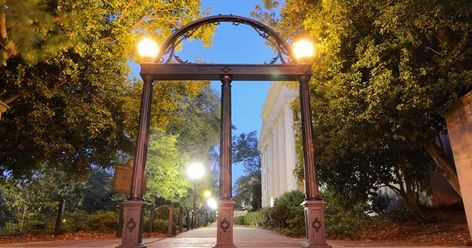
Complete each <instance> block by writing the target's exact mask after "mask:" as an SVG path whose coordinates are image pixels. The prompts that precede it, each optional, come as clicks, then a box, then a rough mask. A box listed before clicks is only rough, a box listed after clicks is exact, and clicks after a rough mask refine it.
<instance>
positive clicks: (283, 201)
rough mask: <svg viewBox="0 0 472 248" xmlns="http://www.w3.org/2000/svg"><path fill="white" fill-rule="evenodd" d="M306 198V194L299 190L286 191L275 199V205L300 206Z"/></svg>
mask: <svg viewBox="0 0 472 248" xmlns="http://www.w3.org/2000/svg"><path fill="white" fill-rule="evenodd" d="M304 200H305V195H304V194H303V193H302V192H300V191H297V190H293V191H290V192H286V193H284V194H282V195H281V196H280V197H279V198H277V199H276V200H275V204H274V206H277V205H284V206H287V207H296V208H299V207H300V204H302V202H303V201H304Z"/></svg>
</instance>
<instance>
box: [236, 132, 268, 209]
mask: <svg viewBox="0 0 472 248" xmlns="http://www.w3.org/2000/svg"><path fill="white" fill-rule="evenodd" d="M257 144H258V140H257V133H256V132H255V131H253V132H250V133H248V134H245V133H242V134H240V135H239V136H235V137H233V150H232V152H233V156H232V158H233V161H232V162H233V163H234V164H242V165H243V166H244V171H245V173H246V175H244V176H241V177H240V178H238V179H237V180H236V185H235V188H236V196H235V200H236V203H237V205H238V207H245V208H249V209H250V210H257V209H259V208H261V206H262V203H261V195H262V191H261V190H262V188H261V158H260V153H259V150H257Z"/></svg>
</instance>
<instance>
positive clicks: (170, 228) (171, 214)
mask: <svg viewBox="0 0 472 248" xmlns="http://www.w3.org/2000/svg"><path fill="white" fill-rule="evenodd" d="M167 224H168V226H167V236H169V237H172V236H174V230H173V229H174V228H173V227H174V205H172V204H171V205H169V220H168V222H167Z"/></svg>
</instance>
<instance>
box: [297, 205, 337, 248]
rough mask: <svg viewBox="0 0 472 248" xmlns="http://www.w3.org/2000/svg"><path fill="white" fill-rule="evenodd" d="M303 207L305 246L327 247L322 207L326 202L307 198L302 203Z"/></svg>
mask: <svg viewBox="0 0 472 248" xmlns="http://www.w3.org/2000/svg"><path fill="white" fill-rule="evenodd" d="M302 206H303V207H304V208H305V229H306V234H305V244H304V245H303V246H302V247H306V248H315V247H316V248H325V247H326V248H328V247H331V246H330V245H328V243H326V232H325V225H324V223H325V222H324V207H325V206H326V203H325V202H324V201H321V200H307V201H304V202H303V203H302Z"/></svg>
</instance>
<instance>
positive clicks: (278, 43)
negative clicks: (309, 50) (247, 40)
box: [157, 15, 296, 64]
mask: <svg viewBox="0 0 472 248" xmlns="http://www.w3.org/2000/svg"><path fill="white" fill-rule="evenodd" d="M220 23H232V24H233V25H235V26H238V25H240V24H244V25H248V26H250V27H252V28H253V29H254V30H255V31H256V32H257V34H259V36H260V37H262V38H263V39H265V40H267V41H269V42H270V43H271V44H272V46H273V47H274V48H275V50H276V52H277V55H276V56H275V57H274V58H272V59H271V60H270V61H269V62H268V63H266V64H275V63H276V62H277V61H280V63H281V64H293V63H295V62H296V59H295V56H294V54H293V51H292V47H291V46H290V45H289V44H288V43H287V42H286V41H285V39H283V38H282V36H281V35H280V34H279V33H277V32H276V31H275V30H273V29H272V28H270V27H269V26H267V25H265V24H263V23H262V22H259V21H256V20H253V19H250V18H247V17H243V16H236V15H216V16H208V17H204V18H202V19H199V20H196V21H193V22H191V23H189V24H187V25H185V26H183V27H182V28H180V29H178V30H177V31H176V32H174V33H173V34H172V35H171V36H169V37H168V38H167V39H166V40H165V41H164V43H163V44H162V46H161V49H160V51H159V54H158V56H157V61H159V63H163V64H167V63H172V62H173V61H175V62H177V63H180V64H189V63H191V62H189V61H188V60H184V59H182V58H181V57H179V56H178V55H176V54H175V49H176V47H177V46H178V45H179V44H180V43H181V42H182V41H183V40H185V39H188V38H190V37H191V36H192V35H193V34H195V32H196V31H197V30H198V29H199V28H200V27H202V26H205V25H211V24H216V25H219V24H220Z"/></svg>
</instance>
